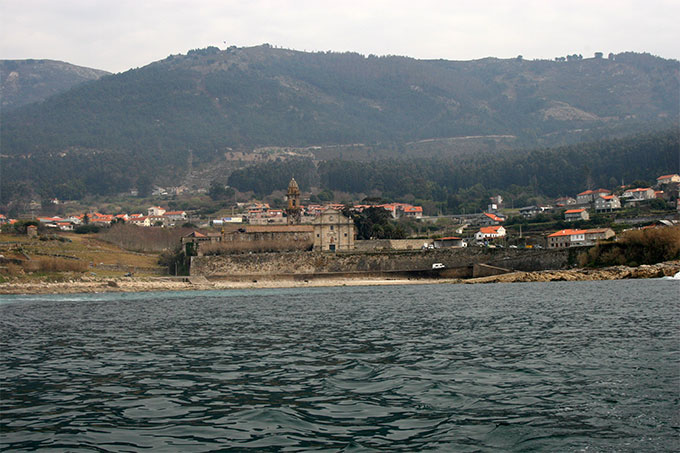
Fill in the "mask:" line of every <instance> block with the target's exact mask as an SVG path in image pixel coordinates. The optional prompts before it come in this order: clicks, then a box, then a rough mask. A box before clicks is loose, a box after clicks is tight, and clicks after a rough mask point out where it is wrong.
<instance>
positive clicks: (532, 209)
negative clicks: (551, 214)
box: [519, 206, 553, 219]
mask: <svg viewBox="0 0 680 453" xmlns="http://www.w3.org/2000/svg"><path fill="white" fill-rule="evenodd" d="M552 209H553V208H552V206H525V207H523V208H519V213H520V214H521V215H522V217H524V218H525V219H528V218H531V217H535V216H536V215H537V214H542V213H544V212H547V211H551V210H552Z"/></svg>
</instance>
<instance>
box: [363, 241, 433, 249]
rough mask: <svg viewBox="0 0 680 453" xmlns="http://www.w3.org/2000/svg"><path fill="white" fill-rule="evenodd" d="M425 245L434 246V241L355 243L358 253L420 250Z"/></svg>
mask: <svg viewBox="0 0 680 453" xmlns="http://www.w3.org/2000/svg"><path fill="white" fill-rule="evenodd" d="M423 244H432V239H372V240H362V241H354V247H355V249H356V250H358V251H362V252H373V251H377V250H420V249H422V248H423Z"/></svg>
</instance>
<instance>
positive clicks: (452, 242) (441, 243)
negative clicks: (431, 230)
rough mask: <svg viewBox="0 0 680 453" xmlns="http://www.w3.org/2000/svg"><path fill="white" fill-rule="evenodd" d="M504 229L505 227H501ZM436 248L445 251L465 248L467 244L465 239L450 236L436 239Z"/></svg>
mask: <svg viewBox="0 0 680 453" xmlns="http://www.w3.org/2000/svg"><path fill="white" fill-rule="evenodd" d="M501 228H503V227H501ZM433 245H434V248H436V249H443V248H447V247H465V243H464V242H463V238H459V237H456V236H450V237H445V238H439V239H435V240H434V242H433Z"/></svg>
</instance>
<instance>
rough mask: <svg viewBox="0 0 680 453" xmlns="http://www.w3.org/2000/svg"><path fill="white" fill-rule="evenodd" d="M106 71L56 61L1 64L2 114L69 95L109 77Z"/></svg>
mask: <svg viewBox="0 0 680 453" xmlns="http://www.w3.org/2000/svg"><path fill="white" fill-rule="evenodd" d="M108 74H109V73H108V72H106V71H100V70H98V69H91V68H84V67H82V66H75V65H72V64H69V63H64V62H63V61H54V60H0V89H1V90H2V103H1V105H2V109H1V110H2V111H4V112H9V111H11V110H14V109H16V108H18V107H21V106H23V105H26V104H30V103H33V102H40V101H43V100H45V99H46V98H48V97H50V96H52V95H54V94H57V93H61V92H63V91H66V90H68V89H70V88H72V87H74V86H76V85H78V84H81V83H83V82H87V81H90V80H97V79H99V78H100V77H103V76H105V75H108Z"/></svg>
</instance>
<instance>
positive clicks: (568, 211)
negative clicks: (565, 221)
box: [564, 209, 585, 214]
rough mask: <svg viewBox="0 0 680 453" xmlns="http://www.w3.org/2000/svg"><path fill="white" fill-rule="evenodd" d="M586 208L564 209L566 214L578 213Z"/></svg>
mask: <svg viewBox="0 0 680 453" xmlns="http://www.w3.org/2000/svg"><path fill="white" fill-rule="evenodd" d="M583 211H585V209H567V210H566V211H564V213H565V214H577V213H579V212H583Z"/></svg>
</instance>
